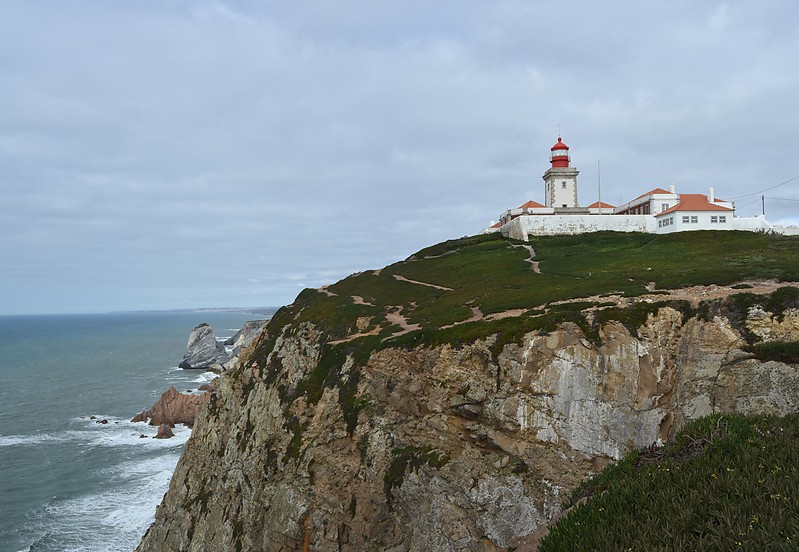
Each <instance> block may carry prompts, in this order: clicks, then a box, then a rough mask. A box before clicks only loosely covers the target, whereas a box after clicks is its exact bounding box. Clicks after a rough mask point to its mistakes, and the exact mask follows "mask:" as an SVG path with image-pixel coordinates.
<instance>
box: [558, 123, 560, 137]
mask: <svg viewBox="0 0 799 552" xmlns="http://www.w3.org/2000/svg"><path fill="white" fill-rule="evenodd" d="M558 138H560V123H558Z"/></svg>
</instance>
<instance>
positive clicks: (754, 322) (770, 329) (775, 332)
mask: <svg viewBox="0 0 799 552" xmlns="http://www.w3.org/2000/svg"><path fill="white" fill-rule="evenodd" d="M747 318H748V319H747V321H746V327H747V328H748V329H749V331H751V332H752V333H753V334H755V335H757V336H758V337H760V339H762V340H763V341H799V309H794V308H790V309H786V310H785V312H784V313H783V316H782V320H778V317H776V316H774V315H773V314H772V313H770V312H767V311H764V310H763V308H762V307H761V306H760V305H756V306H755V307H752V308H751V309H750V310H749V316H748V317H747Z"/></svg>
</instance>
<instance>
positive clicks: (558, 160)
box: [543, 136, 587, 212]
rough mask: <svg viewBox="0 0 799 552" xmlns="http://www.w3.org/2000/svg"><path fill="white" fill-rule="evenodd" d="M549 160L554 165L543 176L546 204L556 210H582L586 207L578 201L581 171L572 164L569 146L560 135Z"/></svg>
mask: <svg viewBox="0 0 799 552" xmlns="http://www.w3.org/2000/svg"><path fill="white" fill-rule="evenodd" d="M549 160H550V162H551V163H552V166H551V167H550V168H549V169H547V172H545V173H544V176H543V178H544V186H545V191H544V198H545V204H546V206H547V207H554V208H555V212H558V211H561V210H568V211H570V212H575V211H578V212H582V211H583V210H584V209H582V208H581V207H580V204H579V203H578V202H577V175H578V174H579V173H580V171H578V170H577V169H575V168H574V167H572V166H571V158H570V157H569V146H567V145H566V144H564V143H563V140H562V139H561V137H560V136H558V143H557V144H555V145H554V146H552V155H551V156H550V158H549ZM586 212H587V210H586Z"/></svg>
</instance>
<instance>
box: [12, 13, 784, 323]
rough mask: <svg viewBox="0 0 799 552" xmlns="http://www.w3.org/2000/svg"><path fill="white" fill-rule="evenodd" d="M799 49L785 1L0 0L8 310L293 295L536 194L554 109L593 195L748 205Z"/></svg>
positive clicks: (776, 155)
mask: <svg viewBox="0 0 799 552" xmlns="http://www.w3.org/2000/svg"><path fill="white" fill-rule="evenodd" d="M797 60H799V4H797V3H796V2H795V1H794V0H784V1H763V0H759V1H754V0H752V1H746V0H741V1H730V2H718V1H703V2H697V1H695V0H691V1H683V0H673V1H665V0H663V1H653V0H643V1H635V2H633V1H629V2H613V1H609V2H597V1H595V0H583V1H581V0H577V1H575V0H572V1H570V2H537V1H531V0H498V1H491V2H486V1H484V0H444V1H435V2H432V1H430V0H425V1H417V0H402V1H375V0H335V1H334V0H308V1H302V2H278V1H255V0H252V1H248V0H239V1H232V0H231V1H216V2H212V1H201V0H198V1H188V0H135V1H134V0H128V1H115V2H108V1H103V0H74V1H70V2H64V1H63V0H50V1H47V0H40V1H31V0H3V1H2V2H0V191H2V195H1V197H0V314H12V313H62V312H103V311H109V310H131V309H169V308H192V307H215V306H220V307H222V306H272V305H282V304H287V303H290V302H291V301H292V300H293V299H294V297H295V296H296V295H297V293H299V292H300V291H301V290H302V288H304V287H318V286H320V285H322V284H325V283H331V282H334V281H336V280H338V279H340V278H342V277H344V276H346V275H348V274H350V273H352V272H355V271H359V270H366V269H371V268H377V267H381V266H384V265H386V264H388V263H391V262H394V261H397V260H400V259H403V258H405V257H407V256H408V255H410V254H412V253H413V252H415V251H416V250H418V249H420V248H422V247H425V246H427V245H430V244H432V243H436V242H439V241H442V240H446V239H450V238H456V237H460V236H463V235H467V234H474V233H477V232H479V231H480V230H481V229H482V228H484V227H485V226H486V225H488V224H489V222H491V221H493V220H497V218H498V216H499V214H500V212H502V211H503V210H505V209H507V208H511V207H517V206H518V205H520V204H522V203H524V202H525V201H527V200H529V199H533V200H536V201H539V202H543V180H542V179H541V175H542V174H543V172H544V171H545V170H546V169H547V167H548V165H549V163H548V160H549V148H550V147H551V146H552V145H553V144H554V143H555V141H556V139H557V135H558V129H559V128H560V130H561V133H562V136H563V140H564V142H566V143H567V144H568V145H569V146H570V147H571V154H572V163H573V165H575V166H576V167H577V168H578V169H580V171H581V173H580V177H579V179H578V184H579V189H580V197H579V199H580V202H581V203H582V204H583V205H587V204H589V203H591V202H593V201H595V200H596V199H597V196H596V180H597V168H596V167H597V160H600V161H601V167H602V175H601V178H602V199H603V200H604V201H608V202H610V203H613V204H618V203H621V202H625V201H627V200H629V199H632V198H633V197H635V196H638V195H640V194H641V193H643V192H645V191H648V190H650V189H652V188H654V187H667V186H668V185H669V184H672V183H674V184H675V185H676V186H677V191H678V192H693V193H704V192H705V191H706V190H707V188H708V186H713V187H715V190H716V195H717V196H718V197H721V198H723V199H735V201H736V205H737V207H738V214H739V215H741V216H751V215H754V214H757V213H759V212H760V207H761V206H760V195H759V193H758V192H760V191H761V190H765V189H767V188H770V187H772V186H776V185H778V184H780V183H782V182H785V181H788V180H789V179H791V178H793V177H795V176H799V155H797V154H799V148H798V147H797V145H799V140H798V139H797V136H796V132H797V129H799V108H797V103H799V71H797V69H796V67H797V63H799V61H797ZM764 194H765V196H766V198H767V199H766V215H767V218H768V219H769V220H770V221H771V222H783V223H799V179H797V180H794V181H792V182H789V183H787V184H784V185H782V186H780V187H777V188H775V189H773V190H770V191H766V192H764ZM742 196H743V197H742ZM774 198H779V199H774Z"/></svg>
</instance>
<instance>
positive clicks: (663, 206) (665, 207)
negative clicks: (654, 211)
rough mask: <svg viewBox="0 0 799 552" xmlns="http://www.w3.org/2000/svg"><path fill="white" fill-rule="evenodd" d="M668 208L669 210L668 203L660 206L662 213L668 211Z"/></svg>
mask: <svg viewBox="0 0 799 552" xmlns="http://www.w3.org/2000/svg"><path fill="white" fill-rule="evenodd" d="M668 208H669V204H668V203H661V204H660V210H661V212H662V211H665V210H666V209H668Z"/></svg>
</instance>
